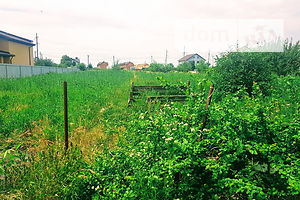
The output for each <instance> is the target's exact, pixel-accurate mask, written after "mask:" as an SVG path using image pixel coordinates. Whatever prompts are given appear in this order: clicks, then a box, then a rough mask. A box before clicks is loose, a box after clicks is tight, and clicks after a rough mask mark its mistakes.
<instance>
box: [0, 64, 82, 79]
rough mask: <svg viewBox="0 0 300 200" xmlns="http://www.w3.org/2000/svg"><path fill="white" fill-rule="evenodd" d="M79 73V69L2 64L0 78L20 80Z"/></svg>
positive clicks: (0, 65)
mask: <svg viewBox="0 0 300 200" xmlns="http://www.w3.org/2000/svg"><path fill="white" fill-rule="evenodd" d="M74 71H79V69H77V68H61V67H47V66H28V65H11V64H0V78H18V77H26V76H33V75H39V74H47V73H67V72H74Z"/></svg>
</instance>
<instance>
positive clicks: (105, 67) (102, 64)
mask: <svg viewBox="0 0 300 200" xmlns="http://www.w3.org/2000/svg"><path fill="white" fill-rule="evenodd" d="M107 66H108V62H104V61H103V62H99V63H98V64H97V68H98V69H107Z"/></svg>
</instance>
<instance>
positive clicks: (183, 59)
mask: <svg viewBox="0 0 300 200" xmlns="http://www.w3.org/2000/svg"><path fill="white" fill-rule="evenodd" d="M194 55H198V56H200V55H199V54H197V53H194V54H189V55H186V56H184V57H183V58H181V59H180V60H179V62H183V61H187V60H188V59H190V58H191V57H193V56H194ZM200 57H201V58H202V59H204V58H203V57H202V56H200Z"/></svg>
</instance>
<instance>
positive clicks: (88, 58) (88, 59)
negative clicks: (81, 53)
mask: <svg viewBox="0 0 300 200" xmlns="http://www.w3.org/2000/svg"><path fill="white" fill-rule="evenodd" d="M87 61H88V62H87V65H88V66H89V64H90V55H87Z"/></svg>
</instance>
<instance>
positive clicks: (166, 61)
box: [165, 49, 168, 64]
mask: <svg viewBox="0 0 300 200" xmlns="http://www.w3.org/2000/svg"><path fill="white" fill-rule="evenodd" d="M167 63H168V49H167V50H166V59H165V64H167Z"/></svg>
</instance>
